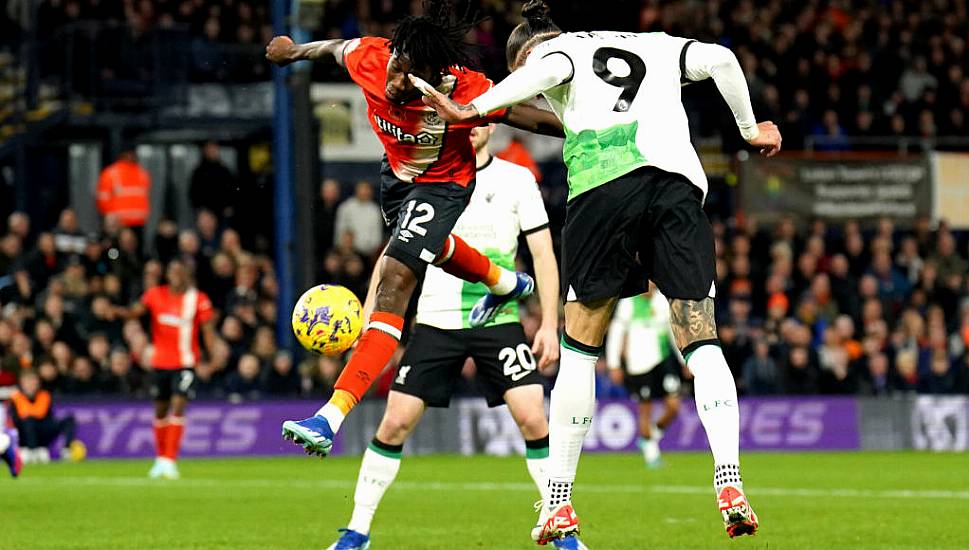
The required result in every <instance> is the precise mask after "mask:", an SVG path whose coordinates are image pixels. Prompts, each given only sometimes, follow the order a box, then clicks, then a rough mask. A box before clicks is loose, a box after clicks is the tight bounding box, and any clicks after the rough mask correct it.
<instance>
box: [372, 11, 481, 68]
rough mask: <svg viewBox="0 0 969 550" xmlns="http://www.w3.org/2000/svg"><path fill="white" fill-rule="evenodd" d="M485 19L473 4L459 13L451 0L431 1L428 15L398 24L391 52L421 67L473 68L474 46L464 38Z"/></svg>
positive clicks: (425, 12)
mask: <svg viewBox="0 0 969 550" xmlns="http://www.w3.org/2000/svg"><path fill="white" fill-rule="evenodd" d="M482 20H483V19H482V18H480V17H478V13H477V12H476V11H473V10H472V9H471V4H470V2H468V3H467V4H466V5H465V9H464V13H461V14H459V13H457V12H456V11H455V10H454V6H452V5H451V2H450V1H449V0H428V1H425V2H424V15H409V16H407V17H405V18H403V19H401V21H400V23H398V24H397V27H395V28H394V35H393V37H391V39H390V49H391V51H393V52H394V53H398V54H403V55H406V56H407V57H408V58H409V59H410V61H411V63H413V64H414V65H416V66H418V67H428V68H430V69H432V70H439V69H444V68H446V67H450V66H453V65H460V66H469V65H471V64H472V63H473V61H474V55H473V46H472V45H471V44H468V43H467V42H465V39H464V38H465V36H466V35H467V34H468V31H469V30H471V29H473V28H474V27H475V26H476V25H477V24H478V23H480V22H481V21H482Z"/></svg>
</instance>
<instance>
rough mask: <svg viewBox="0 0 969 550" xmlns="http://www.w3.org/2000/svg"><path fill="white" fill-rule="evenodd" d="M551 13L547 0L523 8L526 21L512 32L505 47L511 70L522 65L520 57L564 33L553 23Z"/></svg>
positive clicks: (531, 2) (526, 4) (534, 1)
mask: <svg viewBox="0 0 969 550" xmlns="http://www.w3.org/2000/svg"><path fill="white" fill-rule="evenodd" d="M551 11H552V10H551V9H550V8H549V7H548V4H546V3H545V0H528V1H527V2H525V5H524V6H522V17H524V18H525V20H524V21H522V22H521V23H519V24H518V26H517V27H515V28H514V29H513V30H512V31H511V35H509V36H508V43H507V45H506V46H505V55H506V56H507V60H508V69H509V70H514V69H515V68H516V67H517V66H518V65H520V64H521V62H522V61H523V60H521V59H519V57H520V56H521V54H522V53H523V52H527V51H528V50H530V49H531V48H533V47H535V45H537V44H538V43H540V42H544V41H546V40H549V39H551V38H554V37H556V36H558V35H559V34H561V33H562V29H560V28H559V26H558V25H556V24H555V22H554V21H552V17H551V15H550V14H551Z"/></svg>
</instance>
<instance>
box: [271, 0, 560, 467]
mask: <svg viewBox="0 0 969 550" xmlns="http://www.w3.org/2000/svg"><path fill="white" fill-rule="evenodd" d="M426 5H427V14H426V15H422V16H410V17H405V18H404V19H403V20H401V21H400V23H398V25H397V27H396V28H395V29H394V34H393V38H391V39H390V40H387V39H384V38H376V37H365V38H358V39H355V40H326V41H322V42H313V43H309V44H301V45H297V44H293V41H292V40H290V39H289V38H288V37H276V38H274V39H273V40H272V42H270V43H269V45H268V46H267V48H266V57H267V58H269V59H270V60H271V61H272V62H274V63H276V64H279V65H285V64H287V63H290V62H293V61H298V60H303V59H311V60H317V59H324V58H327V59H333V60H335V61H336V63H337V64H338V65H340V66H342V67H344V68H346V70H347V72H348V73H349V74H350V77H351V78H352V79H353V81H354V82H355V83H356V84H357V85H358V86H360V88H361V89H362V91H363V94H364V98H365V99H366V101H367V115H368V118H369V120H370V124H371V125H372V126H373V129H374V132H375V133H376V134H377V136H378V137H379V138H380V140H381V142H382V143H383V146H384V151H385V153H386V155H385V159H384V162H383V166H382V169H381V174H380V175H381V209H382V210H383V215H384V220H385V221H386V222H387V224H388V225H390V224H391V223H394V224H395V227H394V230H393V234H392V235H391V239H390V244H389V245H388V247H387V250H386V252H385V258H384V260H383V261H382V262H381V267H380V272H379V282H378V285H377V297H376V303H375V306H374V312H373V313H372V315H370V318H369V324H368V326H367V329H366V330H365V331H364V333H363V335H362V336H361V337H360V340H359V343H358V344H357V349H356V351H355V352H354V354H353V356H352V357H351V359H350V361H349V362H348V363H347V365H346V367H344V369H343V372H342V373H341V374H340V377H339V378H338V379H337V381H336V384H335V385H334V387H335V389H334V392H333V396H332V397H331V398H330V400H329V402H328V403H326V404H325V405H324V406H323V407H322V408H320V410H319V411H317V413H316V415H314V416H312V417H310V418H307V419H305V420H302V421H299V422H296V421H287V422H285V423H283V436H284V437H286V438H287V439H292V440H293V441H294V442H296V443H297V444H300V445H302V446H303V447H304V448H305V449H306V450H307V452H310V453H314V454H319V455H323V456H325V455H326V454H327V453H329V452H330V448H331V446H332V444H333V437H334V434H336V432H337V431H338V430H339V429H340V425H341V424H342V423H343V420H344V418H345V417H346V415H347V414H348V413H349V412H350V410H351V409H352V408H353V407H354V406H355V405H356V404H357V403H358V402H359V401H360V399H361V398H362V397H363V395H364V393H366V391H367V389H368V388H369V387H370V385H371V384H372V383H373V381H374V380H375V379H376V378H377V377H378V375H379V374H380V372H381V371H382V370H383V369H384V366H386V364H387V362H388V361H389V360H390V358H391V356H392V355H393V353H394V350H395V349H396V348H397V345H398V342H399V340H400V335H401V329H402V328H403V326H404V314H405V312H406V310H407V304H408V302H409V301H410V297H411V294H412V293H413V292H414V289H415V288H416V286H417V281H418V280H419V279H420V278H422V277H423V275H424V272H425V270H426V269H427V265H428V264H434V265H437V266H440V267H442V268H443V269H444V270H445V271H446V272H448V273H450V274H451V275H454V276H456V277H459V278H461V279H464V280H466V281H468V282H471V283H484V284H485V285H486V286H487V287H488V290H489V294H487V295H486V296H484V297H482V298H481V300H480V302H479V304H477V306H476V307H475V308H474V309H473V310H472V312H471V314H470V315H471V324H472V325H474V326H480V325H482V324H484V323H485V322H487V321H488V320H490V319H491V318H492V317H493V316H494V315H495V313H496V312H497V310H498V309H499V308H500V307H501V306H502V305H504V304H505V303H507V302H508V301H511V300H514V299H517V298H520V297H523V296H527V295H528V294H531V292H532V291H533V289H534V281H533V280H532V278H531V277H529V276H528V275H526V274H523V273H515V272H514V271H512V270H509V269H504V268H502V267H500V266H498V265H496V264H494V263H492V262H491V261H490V260H489V259H488V258H487V257H486V256H484V255H482V254H481V253H480V252H478V251H477V250H475V249H474V248H472V247H470V246H469V245H468V244H467V243H465V242H464V241H463V240H462V239H461V238H459V237H457V236H455V235H451V234H450V233H451V228H452V227H453V226H454V223H455V221H456V220H457V219H458V216H460V215H461V212H463V211H464V208H465V206H467V204H468V201H469V199H470V197H471V193H472V192H473V191H474V178H475V164H474V150H473V149H472V148H471V142H470V140H469V134H470V132H471V129H472V128H474V127H475V126H480V125H482V124H486V123H487V122H489V121H503V122H505V123H507V124H510V125H512V126H516V127H519V128H524V129H528V130H532V131H537V132H544V133H550V134H552V135H561V124H560V123H559V121H558V119H556V117H555V116H554V115H553V114H552V113H548V112H546V111H542V110H540V109H535V108H533V107H528V106H520V107H519V106H516V107H514V108H512V109H498V110H496V111H495V112H493V113H491V114H490V115H489V116H488V117H484V120H482V119H481V118H478V119H476V120H474V121H469V122H463V123H446V122H444V121H443V120H441V118H440V117H438V116H437V114H436V113H435V112H434V110H433V109H430V108H428V107H427V106H425V105H424V104H423V103H422V102H421V100H420V97H421V92H420V91H419V90H417V89H416V88H415V87H414V85H413V84H412V83H411V80H410V78H409V77H410V76H417V77H419V78H420V79H422V81H426V82H428V83H430V85H433V86H435V87H436V89H438V90H440V91H441V92H442V93H446V94H450V95H452V96H453V97H455V98H456V99H458V100H460V101H470V100H471V99H472V98H474V97H476V96H478V95H480V94H481V93H483V92H484V91H486V90H487V89H489V88H490V87H491V81H490V80H488V79H487V78H486V77H485V76H484V75H482V74H481V73H478V72H475V71H471V70H469V69H466V68H464V67H466V66H467V65H468V64H469V62H470V49H469V46H468V45H467V44H466V43H465V42H464V37H465V36H466V34H467V32H468V31H469V30H470V29H471V28H473V26H474V25H475V23H476V22H477V21H476V20H475V19H474V18H473V17H471V14H470V12H468V13H465V15H464V16H463V17H458V16H455V15H454V14H453V13H452V9H451V6H450V4H449V3H448V2H446V1H443V0H434V1H431V2H428V3H427V4H426Z"/></svg>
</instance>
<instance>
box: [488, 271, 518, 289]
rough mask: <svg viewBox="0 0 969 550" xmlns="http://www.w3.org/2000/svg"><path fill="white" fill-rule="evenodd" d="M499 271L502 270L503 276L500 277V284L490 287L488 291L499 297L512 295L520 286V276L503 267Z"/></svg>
mask: <svg viewBox="0 0 969 550" xmlns="http://www.w3.org/2000/svg"><path fill="white" fill-rule="evenodd" d="M498 269H500V270H501V275H499V276H498V282H497V283H495V284H493V285H491V286H489V287H488V290H489V291H491V293H492V294H497V295H499V296H504V295H505V294H511V292H512V291H513V290H515V287H516V286H518V275H516V274H515V272H514V271H509V270H507V269H505V268H503V267H499V268H498Z"/></svg>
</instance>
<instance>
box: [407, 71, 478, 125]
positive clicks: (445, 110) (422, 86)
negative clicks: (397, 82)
mask: <svg viewBox="0 0 969 550" xmlns="http://www.w3.org/2000/svg"><path fill="white" fill-rule="evenodd" d="M407 78H409V79H410V82H411V84H413V85H414V87H415V88H417V89H418V90H420V91H421V93H422V94H424V97H423V98H422V99H423V100H424V105H427V106H429V107H431V108H433V109H434V110H435V111H437V115H438V116H439V117H441V119H442V120H444V121H445V122H464V121H465V120H471V119H475V118H478V117H479V115H478V111H477V110H476V109H475V108H474V107H472V106H470V105H461V104H460V103H455V102H454V100H452V99H451V98H450V97H448V96H446V95H444V94H442V93H441V92H439V91H437V90H436V89H434V86H431V85H430V84H428V83H427V82H425V81H424V80H421V79H420V78H418V77H416V76H414V75H412V74H409V75H407Z"/></svg>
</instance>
